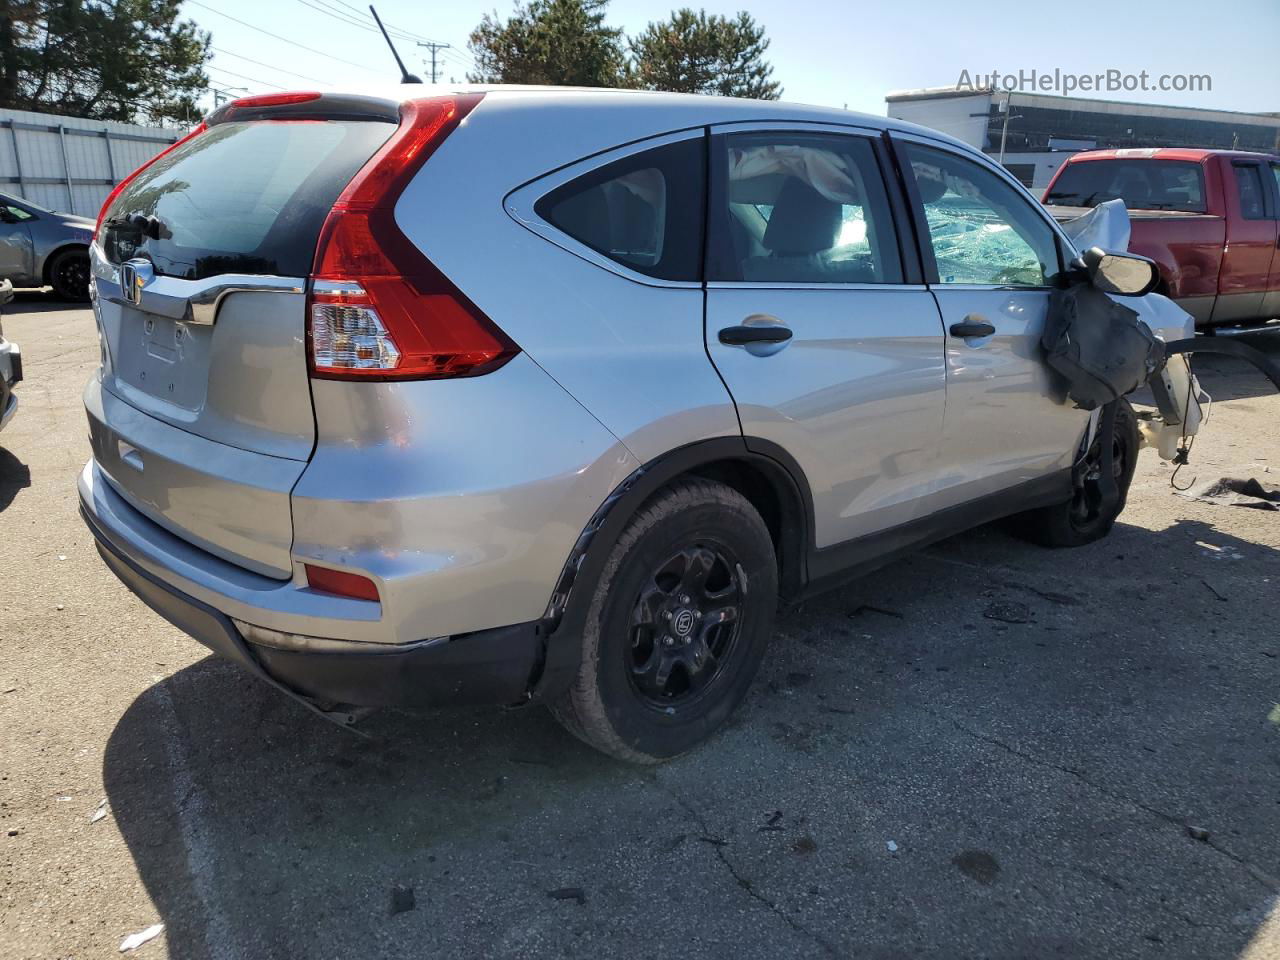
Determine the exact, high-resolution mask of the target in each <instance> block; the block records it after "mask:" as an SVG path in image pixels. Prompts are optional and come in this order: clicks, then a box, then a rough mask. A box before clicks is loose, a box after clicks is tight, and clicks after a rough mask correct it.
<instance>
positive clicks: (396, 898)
mask: <svg viewBox="0 0 1280 960" xmlns="http://www.w3.org/2000/svg"><path fill="white" fill-rule="evenodd" d="M417 905H418V904H417V901H416V900H415V899H414V896H413V887H402V886H400V885H398V884H397V885H396V886H394V887H392V888H391V915H392V916H395V915H396V914H397V913H408V912H409V911H410V910H412V909H413V908H414V907H416V906H417Z"/></svg>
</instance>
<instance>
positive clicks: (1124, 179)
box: [1044, 157, 1206, 213]
mask: <svg viewBox="0 0 1280 960" xmlns="http://www.w3.org/2000/svg"><path fill="white" fill-rule="evenodd" d="M1116 199H1119V200H1123V201H1124V205H1125V206H1126V207H1127V208H1129V209H1130V210H1182V211H1185V212H1187V213H1204V212H1205V209H1206V208H1205V203H1204V171H1203V170H1202V169H1201V168H1200V164H1198V163H1192V162H1190V161H1187V160H1149V159H1145V158H1137V157H1135V158H1133V159H1125V160H1081V161H1078V162H1076V163H1068V164H1067V165H1066V166H1065V167H1063V168H1062V172H1061V173H1060V174H1058V179H1057V180H1055V181H1054V182H1053V186H1052V187H1050V188H1049V193H1048V195H1047V196H1046V197H1045V198H1044V202H1045V203H1053V204H1058V205H1060V206H1064V207H1096V206H1097V205H1098V204H1100V203H1103V202H1105V201H1107V200H1116Z"/></svg>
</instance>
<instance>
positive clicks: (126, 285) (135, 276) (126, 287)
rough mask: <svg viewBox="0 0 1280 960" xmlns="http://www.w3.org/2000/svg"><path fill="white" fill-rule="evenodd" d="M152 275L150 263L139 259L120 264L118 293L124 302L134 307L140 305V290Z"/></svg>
mask: <svg viewBox="0 0 1280 960" xmlns="http://www.w3.org/2000/svg"><path fill="white" fill-rule="evenodd" d="M152 273H153V271H152V267H151V264H150V262H149V261H147V260H143V259H142V258H141V257H139V258H137V259H134V260H126V261H125V262H124V263H122V264H120V293H121V294H122V295H123V296H124V298H125V300H127V301H129V302H130V303H132V304H133V305H134V306H137V305H138V304H140V303H141V302H142V288H143V287H145V286H146V285H147V283H148V282H149V281H150V280H151V277H152Z"/></svg>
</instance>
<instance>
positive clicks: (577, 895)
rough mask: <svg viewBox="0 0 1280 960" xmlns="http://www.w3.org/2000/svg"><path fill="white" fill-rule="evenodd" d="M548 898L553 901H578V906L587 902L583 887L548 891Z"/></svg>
mask: <svg viewBox="0 0 1280 960" xmlns="http://www.w3.org/2000/svg"><path fill="white" fill-rule="evenodd" d="M547 896H548V897H550V898H551V899H552V900H577V901H578V906H582V905H583V904H585V903H586V902H587V894H586V891H585V890H583V889H582V888H581V887H561V888H560V889H559V890H548V891H547Z"/></svg>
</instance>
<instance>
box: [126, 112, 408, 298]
mask: <svg viewBox="0 0 1280 960" xmlns="http://www.w3.org/2000/svg"><path fill="white" fill-rule="evenodd" d="M394 131H395V125H394V124H392V123H383V122H371V121H338V120H325V121H318V122H317V121H308V122H278V121H277V122H272V121H256V122H243V123H222V124H218V125H217V126H214V127H212V128H210V129H209V130H208V131H207V132H205V133H202V134H201V135H200V136H198V137H195V138H194V139H192V140H190V141H188V142H187V143H185V144H183V145H182V146H180V147H179V148H178V149H177V150H174V151H173V152H172V153H170V154H168V155H166V156H164V157H161V158H160V159H159V160H157V161H156V162H155V163H154V164H152V166H150V167H148V168H147V169H146V170H144V171H143V172H142V173H140V174H139V175H138V176H137V177H136V178H135V179H134V180H133V181H132V182H131V183H130V184H129V185H128V186H127V187H126V188H125V189H124V190H123V191H122V192H121V193H120V196H119V197H117V198H116V199H115V201H114V202H113V203H112V204H111V208H110V209H109V210H108V211H107V221H106V234H105V237H104V241H103V247H104V250H105V252H106V255H107V258H108V259H109V260H111V261H112V262H113V263H120V262H122V261H124V260H128V259H130V258H132V257H145V258H146V259H148V260H150V261H151V263H152V264H153V266H154V267H155V271H156V273H157V274H161V275H163V276H170V277H182V278H184V279H188V280H200V279H204V278H205V277H212V276H217V275H218V274H223V273H246V274H275V275H279V276H285V277H299V276H305V275H306V274H308V273H310V272H311V260H312V257H313V256H314V254H315V249H316V241H317V240H318V239H319V235H320V228H321V226H322V225H323V224H324V219H325V217H326V216H327V215H328V213H329V210H330V209H331V208H332V207H333V203H334V201H335V200H336V199H337V198H338V195H339V194H340V193H341V192H342V189H343V187H345V186H346V185H347V183H348V182H350V180H351V178H352V177H353V176H355V174H356V171H358V170H359V169H360V167H361V166H363V165H364V163H365V161H367V160H368V159H369V158H370V157H371V156H372V155H373V154H374V152H375V151H376V150H377V149H378V147H380V146H381V145H382V144H383V142H384V141H386V140H387V138H388V137H390V136H391V134H392V133H393V132H394ZM134 214H140V215H143V216H147V217H154V218H156V220H158V221H159V224H158V225H157V228H156V229H153V230H151V231H149V232H151V233H157V234H158V237H157V236H144V235H143V234H142V232H141V231H140V230H139V229H138V228H136V227H134V226H131V225H128V224H122V223H120V222H118V221H119V220H120V219H121V218H124V217H128V216H132V215H134Z"/></svg>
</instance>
